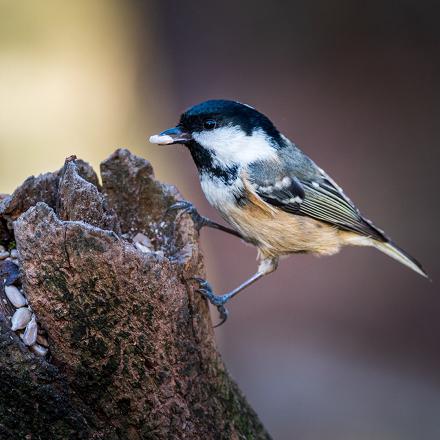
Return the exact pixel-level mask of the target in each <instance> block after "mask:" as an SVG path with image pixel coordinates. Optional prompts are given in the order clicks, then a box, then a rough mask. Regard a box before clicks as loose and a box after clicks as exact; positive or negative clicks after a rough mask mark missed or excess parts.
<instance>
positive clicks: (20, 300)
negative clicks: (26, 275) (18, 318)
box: [5, 286, 26, 308]
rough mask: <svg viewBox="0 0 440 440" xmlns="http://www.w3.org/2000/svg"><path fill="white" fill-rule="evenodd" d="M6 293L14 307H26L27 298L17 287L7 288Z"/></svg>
mask: <svg viewBox="0 0 440 440" xmlns="http://www.w3.org/2000/svg"><path fill="white" fill-rule="evenodd" d="M5 293H6V296H7V297H8V299H9V301H11V303H12V305H13V306H14V307H17V308H19V307H23V306H25V305H26V298H25V297H24V296H23V294H22V293H21V292H20V291H19V290H18V289H17V288H16V287H15V286H5Z"/></svg>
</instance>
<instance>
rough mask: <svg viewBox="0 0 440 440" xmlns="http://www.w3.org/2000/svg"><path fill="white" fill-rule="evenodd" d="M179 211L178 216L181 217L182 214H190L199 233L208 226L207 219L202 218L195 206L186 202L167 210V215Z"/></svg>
mask: <svg viewBox="0 0 440 440" xmlns="http://www.w3.org/2000/svg"><path fill="white" fill-rule="evenodd" d="M174 210H179V211H180V212H179V213H178V214H177V215H178V216H179V217H180V216H181V215H182V214H185V213H187V214H189V215H190V216H191V218H192V221H193V222H194V224H195V226H196V228H197V230H198V231H199V230H200V229H201V228H202V227H203V226H205V225H206V218H205V217H203V216H201V215H200V214H199V213H198V212H197V209H196V208H195V207H194V205H193V204H192V203H190V202H188V201H186V200H180V201H178V202H176V203H174V204H173V205H171V206H170V207H168V209H167V210H166V212H165V214H168V213H169V212H170V211H174Z"/></svg>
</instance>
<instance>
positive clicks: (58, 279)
mask: <svg viewBox="0 0 440 440" xmlns="http://www.w3.org/2000/svg"><path fill="white" fill-rule="evenodd" d="M101 174H102V181H103V185H102V187H101V186H100V185H99V183H98V179H97V178H96V174H95V173H94V172H93V170H92V169H91V168H90V167H89V166H88V165H87V164H85V163H84V162H81V161H79V160H76V159H75V158H70V159H68V160H67V161H66V164H65V166H64V167H63V169H62V170H60V171H59V172H57V173H48V174H46V175H43V176H39V177H37V178H30V179H28V180H27V181H26V182H25V183H24V184H23V186H22V187H20V188H19V189H18V190H17V191H16V192H15V193H14V194H13V195H12V196H10V197H6V198H3V199H2V201H1V202H0V220H1V224H3V225H4V229H7V231H6V232H5V234H4V237H5V238H4V244H7V243H8V242H9V241H11V240H15V241H16V244H17V249H18V251H19V261H20V268H21V273H22V278H21V281H22V283H23V287H24V289H25V292H26V294H27V298H28V300H29V302H30V305H31V307H32V309H33V311H34V312H35V314H36V316H37V319H38V321H39V323H40V325H41V326H42V328H44V329H45V331H46V332H47V334H48V336H49V343H50V355H49V356H48V357H47V358H46V359H44V358H39V357H36V356H35V355H34V354H32V353H31V352H30V351H29V350H28V349H27V348H26V347H25V346H24V345H23V344H22V342H21V341H20V339H19V338H18V336H17V335H16V334H15V333H14V332H12V331H11V330H10V322H9V319H8V317H7V316H0V326H1V337H0V344H1V351H0V386H1V391H0V438H3V437H4V438H10V439H15V438H16V439H26V438H29V439H38V438H41V439H43V438H44V439H46V438H53V439H83V438H84V439H89V438H90V439H92V438H93V439H99V438H102V439H134V440H137V439H267V438H270V437H269V435H268V434H267V432H266V431H265V430H264V428H263V426H262V424H261V423H260V421H259V420H258V417H257V416H256V414H255V413H254V411H253V410H252V409H251V408H250V406H249V405H248V403H247V402H246V400H245V398H244V397H243V395H242V394H241V392H240V391H239V389H238V388H237V386H236V385H235V383H234V382H233V381H232V380H231V378H230V376H229V375H228V373H227V371H226V369H225V367H224V365H223V362H222V360H221V358H220V355H219V354H218V352H217V350H216V347H215V342H214V334H213V330H212V323H211V320H210V316H209V310H208V306H207V304H206V301H205V300H203V299H202V298H201V297H200V295H198V294H197V292H195V291H194V288H195V286H194V285H193V283H192V282H191V281H190V278H191V277H193V276H196V275H197V276H203V274H204V269H203V261H202V256H201V254H200V251H199V246H198V241H197V240H198V233H197V231H196V230H195V228H194V225H193V223H192V221H191V219H190V217H188V216H186V215H182V216H178V217H177V218H176V214H175V213H174V214H169V213H167V208H168V207H169V206H170V205H171V204H172V203H173V202H175V201H176V200H178V199H179V194H178V192H177V191H176V189H175V188H173V187H170V186H168V185H164V184H161V183H159V182H157V181H156V180H154V176H153V172H152V168H151V166H150V164H149V163H148V162H146V161H145V160H143V159H141V158H138V157H136V156H133V155H132V154H130V153H129V152H128V151H127V150H118V151H116V152H115V153H114V154H113V155H112V156H111V157H110V158H109V159H107V160H106V161H105V162H104V163H103V164H102V168H101ZM138 232H141V233H143V234H145V235H147V236H148V237H149V239H150V241H151V243H152V245H151V249H150V251H149V252H146V253H143V252H140V251H139V250H138V249H137V248H136V247H135V246H134V245H133V243H132V241H131V238H132V237H133V235H134V234H135V233H138Z"/></svg>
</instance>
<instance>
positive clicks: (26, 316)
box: [11, 307, 32, 331]
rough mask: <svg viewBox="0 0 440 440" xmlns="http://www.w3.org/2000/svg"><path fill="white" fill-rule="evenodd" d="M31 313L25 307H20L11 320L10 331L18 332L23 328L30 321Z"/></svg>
mask: <svg viewBox="0 0 440 440" xmlns="http://www.w3.org/2000/svg"><path fill="white" fill-rule="evenodd" d="M31 317H32V313H31V311H30V310H29V309H28V308H27V307H20V308H19V309H17V310H16V311H15V313H14V315H13V316H12V318H11V324H12V326H11V330H14V331H15V330H19V329H22V328H25V327H26V326H27V324H28V322H29V321H30V320H31Z"/></svg>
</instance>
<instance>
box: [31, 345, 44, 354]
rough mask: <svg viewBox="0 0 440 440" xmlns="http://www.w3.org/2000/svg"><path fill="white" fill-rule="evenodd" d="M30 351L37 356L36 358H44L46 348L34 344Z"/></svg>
mask: <svg viewBox="0 0 440 440" xmlns="http://www.w3.org/2000/svg"><path fill="white" fill-rule="evenodd" d="M31 350H32V351H33V352H34V353H35V354H37V355H38V356H46V354H47V351H48V350H47V348H45V347H42V346H41V345H38V344H34V345H32V346H31Z"/></svg>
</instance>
